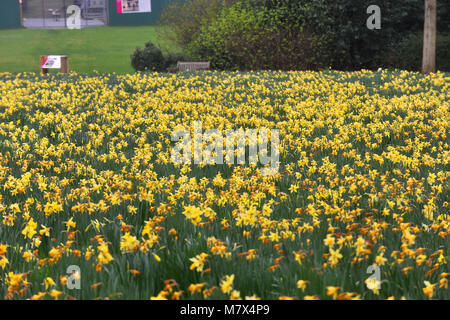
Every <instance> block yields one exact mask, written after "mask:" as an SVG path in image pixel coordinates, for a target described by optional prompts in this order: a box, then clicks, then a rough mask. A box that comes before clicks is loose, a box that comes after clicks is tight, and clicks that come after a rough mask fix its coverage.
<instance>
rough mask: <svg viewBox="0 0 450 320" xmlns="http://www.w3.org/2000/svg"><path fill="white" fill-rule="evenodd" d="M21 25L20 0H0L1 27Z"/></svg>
mask: <svg viewBox="0 0 450 320" xmlns="http://www.w3.org/2000/svg"><path fill="white" fill-rule="evenodd" d="M20 27H22V24H21V21H20V4H19V0H0V29H2V28H20Z"/></svg>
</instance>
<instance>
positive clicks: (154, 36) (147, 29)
mask: <svg viewBox="0 0 450 320" xmlns="http://www.w3.org/2000/svg"><path fill="white" fill-rule="evenodd" d="M158 28H161V27H158V26H137V27H109V26H108V27H92V28H84V29H80V30H68V29H39V30H35V29H9V30H0V72H39V70H40V69H39V57H40V56H41V55H49V54H54V55H59V54H60V55H67V56H69V65H70V70H72V71H76V72H81V73H92V72H94V71H98V72H103V73H108V72H110V73H113V72H115V73H127V72H133V71H134V70H133V68H132V67H131V64H130V56H131V54H132V53H133V52H134V50H135V49H136V47H144V44H145V43H146V42H148V41H152V42H154V43H155V44H158V45H159V46H160V47H161V48H162V49H163V50H165V51H178V49H177V47H176V46H174V45H173V44H172V43H171V42H169V41H167V40H166V39H164V38H163V37H160V36H159V35H158V32H157V29H158Z"/></svg>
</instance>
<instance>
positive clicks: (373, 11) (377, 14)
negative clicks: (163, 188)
mask: <svg viewBox="0 0 450 320" xmlns="http://www.w3.org/2000/svg"><path fill="white" fill-rule="evenodd" d="M367 14H370V16H369V18H367V22H366V25H367V28H368V29H369V30H375V29H377V30H379V29H381V9H380V7H379V6H377V5H376V4H373V5H370V6H369V7H367Z"/></svg>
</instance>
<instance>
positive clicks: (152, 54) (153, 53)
mask: <svg viewBox="0 0 450 320" xmlns="http://www.w3.org/2000/svg"><path fill="white" fill-rule="evenodd" d="M131 66H132V67H133V68H134V69H135V70H136V71H157V72H161V71H165V70H166V60H165V58H164V56H163V54H162V51H161V49H160V48H158V47H157V46H156V45H154V44H153V43H151V42H147V43H146V44H145V48H143V49H141V48H136V51H135V52H134V53H133V54H132V55H131Z"/></svg>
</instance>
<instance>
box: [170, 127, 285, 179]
mask: <svg viewBox="0 0 450 320" xmlns="http://www.w3.org/2000/svg"><path fill="white" fill-rule="evenodd" d="M269 133H270V142H271V144H270V149H271V150H270V154H269V151H268V141H269ZM171 140H172V141H173V142H178V143H177V145H176V146H175V147H174V148H173V149H172V155H171V160H172V162H173V163H174V164H192V158H193V159H194V164H197V165H201V164H208V165H216V164H219V165H220V164H224V163H226V164H231V165H232V164H235V163H237V164H240V165H244V164H246V146H247V145H248V162H249V164H251V165H257V164H258V160H259V163H260V164H261V165H263V166H265V167H264V168H262V169H261V173H262V174H263V175H272V174H275V173H277V172H278V168H279V158H280V136H279V130H278V129H271V130H269V129H267V128H259V129H246V130H243V129H237V130H233V129H229V130H226V136H225V138H224V136H223V134H222V132H221V131H220V130H217V129H209V130H206V131H205V132H204V133H203V129H202V123H201V122H200V121H195V122H194V139H192V138H191V134H190V132H189V131H188V130H176V131H174V132H173V133H172V136H171ZM192 140H193V141H192ZM224 142H225V145H226V149H225V150H226V152H225V160H224ZM204 143H209V144H208V145H207V146H206V148H203V146H204ZM192 150H193V151H194V152H193V153H194V155H193V157H192ZM258 158H259V159H258Z"/></svg>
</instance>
